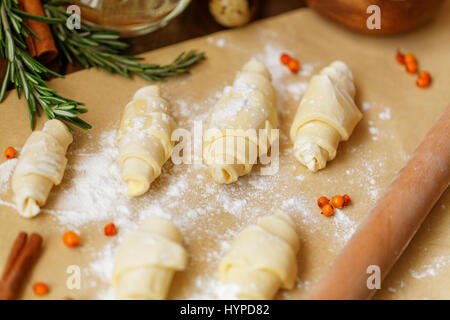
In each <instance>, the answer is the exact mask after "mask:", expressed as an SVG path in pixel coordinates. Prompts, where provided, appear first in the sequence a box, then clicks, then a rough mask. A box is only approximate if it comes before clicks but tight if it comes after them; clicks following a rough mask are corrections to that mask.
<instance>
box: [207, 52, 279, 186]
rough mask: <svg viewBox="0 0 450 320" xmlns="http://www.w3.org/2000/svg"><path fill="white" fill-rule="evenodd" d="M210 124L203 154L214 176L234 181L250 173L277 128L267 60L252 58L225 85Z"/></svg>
mask: <svg viewBox="0 0 450 320" xmlns="http://www.w3.org/2000/svg"><path fill="white" fill-rule="evenodd" d="M207 127H208V131H207V133H206V138H205V143H204V149H203V151H204V152H203V154H204V158H205V160H206V162H207V164H208V165H209V168H210V172H211V175H212V177H213V178H214V180H216V181H217V182H219V183H232V182H235V181H236V180H237V179H238V178H239V177H240V176H243V175H245V174H247V173H249V172H250V171H251V169H252V167H253V164H255V163H256V161H257V158H258V157H259V156H261V155H262V154H265V153H267V152H268V150H269V148H270V146H271V144H272V141H273V138H274V137H273V136H271V134H272V132H271V130H272V129H276V128H277V112H276V108H275V89H274V88H273V86H272V83H271V77H270V73H269V71H268V70H267V68H266V67H265V66H264V64H262V63H261V62H259V61H256V60H250V61H249V62H247V63H246V64H245V65H244V67H243V68H242V71H241V72H239V74H238V75H237V77H236V79H235V81H234V83H233V86H232V87H226V88H225V89H224V91H223V95H222V98H221V99H220V100H219V101H218V103H217V104H216V105H215V107H214V109H213V110H212V112H211V114H210V115H209V119H208V126H207ZM247 130H249V131H247ZM250 131H252V132H253V133H254V134H249V132H250ZM260 131H262V132H263V133H264V135H262V134H261V132H260ZM251 151H255V152H251Z"/></svg>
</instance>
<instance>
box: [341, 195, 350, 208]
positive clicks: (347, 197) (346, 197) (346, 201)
mask: <svg viewBox="0 0 450 320" xmlns="http://www.w3.org/2000/svg"><path fill="white" fill-rule="evenodd" d="M342 197H343V198H344V206H348V205H349V204H350V203H351V202H352V199H350V197H349V196H348V194H344V195H343V196H342Z"/></svg>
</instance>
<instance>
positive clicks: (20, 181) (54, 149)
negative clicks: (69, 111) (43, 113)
mask: <svg viewBox="0 0 450 320" xmlns="http://www.w3.org/2000/svg"><path fill="white" fill-rule="evenodd" d="M72 140H73V138H72V134H71V133H70V132H69V130H68V129H67V127H66V126H65V125H64V123H62V122H61V121H59V120H49V121H47V122H46V123H45V125H44V128H43V129H42V131H34V132H33V133H32V134H31V135H30V136H29V137H28V139H27V141H26V142H25V145H24V147H23V150H22V152H21V154H20V157H19V162H18V163H17V167H16V169H15V171H14V174H13V177H12V189H13V192H14V200H15V202H16V205H17V210H18V211H19V213H20V214H21V215H22V216H24V217H26V218H31V217H34V216H36V215H37V214H38V213H39V212H40V207H42V206H43V205H45V203H46V202H47V198H48V196H49V194H50V190H51V189H52V188H53V186H54V185H58V184H60V183H61V181H62V178H63V176H64V170H65V169H66V164H67V158H66V152H67V148H68V147H69V145H70V144H71V143H72Z"/></svg>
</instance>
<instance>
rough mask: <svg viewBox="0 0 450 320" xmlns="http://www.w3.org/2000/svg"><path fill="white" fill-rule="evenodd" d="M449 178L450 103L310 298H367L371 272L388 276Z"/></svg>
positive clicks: (447, 183)
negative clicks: (375, 270)
mask: <svg viewBox="0 0 450 320" xmlns="http://www.w3.org/2000/svg"><path fill="white" fill-rule="evenodd" d="M449 183H450V106H448V107H447V109H446V110H445V112H444V113H443V114H442V116H441V117H440V118H439V119H438V120H437V122H436V123H435V124H434V126H433V128H432V129H431V130H430V131H429V132H428V134H427V135H426V136H425V138H424V140H423V141H422V142H421V143H420V145H419V146H418V148H417V149H416V150H415V152H414V153H413V155H412V156H411V158H410V160H409V161H408V163H407V164H406V166H405V167H403V169H401V170H400V172H399V173H398V175H397V177H396V178H395V179H394V180H393V181H392V183H391V185H390V186H389V187H388V188H387V190H386V191H385V192H384V194H383V195H382V196H381V198H380V199H379V200H378V202H377V204H376V205H375V208H374V209H372V211H371V212H370V213H369V214H368V215H367V216H366V217H365V218H364V220H363V221H362V222H361V224H360V225H359V227H358V229H357V231H356V232H355V234H354V235H353V236H352V238H351V239H350V240H349V241H348V243H347V244H346V246H345V247H344V248H343V249H342V251H341V253H340V254H339V255H338V257H337V258H336V260H335V261H334V263H333V264H332V266H331V268H330V269H329V270H328V271H327V272H326V273H325V275H324V276H323V277H322V279H321V280H320V281H319V284H318V285H317V287H315V288H314V290H313V292H312V293H311V295H310V296H309V299H319V300H321V299H368V298H371V297H372V295H373V294H374V293H375V290H376V289H369V288H368V286H367V279H368V278H369V277H370V276H371V274H372V273H367V268H368V267H369V266H371V265H376V266H379V268H380V273H381V279H380V280H383V279H384V278H385V277H386V275H387V274H388V272H389V270H390V269H391V268H392V266H393V265H394V263H395V262H396V261H397V259H398V258H399V257H400V255H401V254H402V253H403V251H404V250H405V248H406V247H407V246H408V244H409V242H410V241H411V239H412V237H413V236H414V234H415V233H416V231H417V230H418V229H419V227H420V225H421V224H422V222H423V221H424V219H425V217H426V216H427V215H428V213H429V212H430V211H431V209H432V208H433V206H434V204H435V203H436V201H437V200H438V199H439V197H440V196H441V195H442V193H443V192H444V191H445V189H446V188H447V187H448V185H449Z"/></svg>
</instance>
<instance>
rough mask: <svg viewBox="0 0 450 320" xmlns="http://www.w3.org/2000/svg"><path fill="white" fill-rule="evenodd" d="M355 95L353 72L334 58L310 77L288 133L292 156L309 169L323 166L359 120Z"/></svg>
mask: <svg viewBox="0 0 450 320" xmlns="http://www.w3.org/2000/svg"><path fill="white" fill-rule="evenodd" d="M354 98H355V86H354V84H353V75H352V72H351V71H350V69H349V68H348V67H347V65H346V64H345V63H343V62H341V61H335V62H333V63H332V64H331V65H329V66H328V67H326V68H324V69H322V71H321V72H320V73H319V74H318V75H315V76H314V77H312V79H311V81H310V83H309V85H308V89H307V90H306V92H305V94H304V96H303V98H302V100H301V102H300V105H299V107H298V109H297V113H296V115H295V119H294V122H293V124H292V126H291V132H290V135H291V140H292V142H293V143H294V155H295V157H296V158H297V159H298V160H299V161H300V162H301V163H302V164H304V165H305V166H306V167H308V169H309V170H311V171H314V172H315V171H317V170H320V169H323V168H325V166H326V164H327V161H330V160H333V159H334V157H335V156H336V150H337V147H338V145H339V142H340V141H345V140H348V138H349V137H350V135H351V134H352V132H353V129H354V128H355V126H356V124H357V123H358V122H359V120H361V118H362V114H361V112H360V111H359V109H358V107H357V106H356V104H355V102H354Z"/></svg>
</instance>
